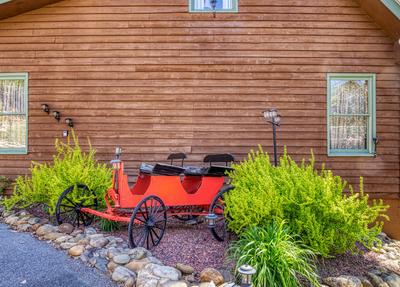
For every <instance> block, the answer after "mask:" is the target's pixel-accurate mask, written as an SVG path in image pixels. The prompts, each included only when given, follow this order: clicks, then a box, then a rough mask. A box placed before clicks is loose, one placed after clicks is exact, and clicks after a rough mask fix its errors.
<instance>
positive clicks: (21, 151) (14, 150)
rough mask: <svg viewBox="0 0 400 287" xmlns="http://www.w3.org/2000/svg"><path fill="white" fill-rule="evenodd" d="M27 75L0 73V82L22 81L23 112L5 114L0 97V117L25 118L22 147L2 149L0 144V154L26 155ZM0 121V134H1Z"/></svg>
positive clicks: (0, 126)
mask: <svg viewBox="0 0 400 287" xmlns="http://www.w3.org/2000/svg"><path fill="white" fill-rule="evenodd" d="M28 78H29V77H28V73H0V82H1V81H4V80H23V81H24V83H23V91H24V92H23V97H24V98H23V99H22V101H23V107H24V108H23V111H22V112H5V111H4V109H3V104H2V102H1V101H2V99H1V95H0V117H7V116H24V117H25V137H26V138H25V145H24V147H18V148H9V147H4V146H3V147H2V146H1V143H0V154H27V153H28ZM1 128H2V125H1V121H0V133H1Z"/></svg>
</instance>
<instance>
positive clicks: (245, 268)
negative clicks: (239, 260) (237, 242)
mask: <svg viewBox="0 0 400 287" xmlns="http://www.w3.org/2000/svg"><path fill="white" fill-rule="evenodd" d="M238 272H239V274H240V275H241V276H242V284H241V285H240V286H241V287H251V286H252V276H253V275H254V274H255V273H256V272H257V270H256V269H254V268H253V267H252V266H250V265H247V264H245V265H242V266H240V267H239V268H238Z"/></svg>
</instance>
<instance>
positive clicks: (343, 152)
mask: <svg viewBox="0 0 400 287" xmlns="http://www.w3.org/2000/svg"><path fill="white" fill-rule="evenodd" d="M334 80H344V81H346V80H349V81H351V80H354V81H357V80H358V81H359V80H365V81H368V97H367V99H368V103H367V105H368V108H367V113H362V114H356V113H354V114H339V113H333V112H332V111H331V99H332V81H334ZM326 107H327V153H328V156H374V155H375V143H374V138H376V75H375V74H364V73H330V74H327V104H326ZM335 116H341V117H349V116H352V117H354V116H356V117H357V116H361V117H367V120H366V123H367V129H366V133H367V135H366V148H365V149H350V148H349V149H333V148H331V118H333V117H335Z"/></svg>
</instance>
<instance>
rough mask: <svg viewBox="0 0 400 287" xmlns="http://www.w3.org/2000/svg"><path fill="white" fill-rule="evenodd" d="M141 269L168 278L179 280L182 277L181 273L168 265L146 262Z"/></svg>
mask: <svg viewBox="0 0 400 287" xmlns="http://www.w3.org/2000/svg"><path fill="white" fill-rule="evenodd" d="M143 269H146V270H148V271H150V272H151V273H152V274H153V275H155V276H157V277H160V278H167V279H169V280H175V281H177V280H179V279H181V277H182V273H181V272H180V271H179V270H178V269H176V268H174V267H170V266H162V265H157V264H154V263H149V264H147V265H146V266H145V267H144V268H143Z"/></svg>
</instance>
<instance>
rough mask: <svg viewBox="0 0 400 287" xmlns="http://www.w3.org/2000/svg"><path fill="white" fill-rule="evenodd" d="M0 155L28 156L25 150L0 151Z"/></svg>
mask: <svg viewBox="0 0 400 287" xmlns="http://www.w3.org/2000/svg"><path fill="white" fill-rule="evenodd" d="M0 154H21V155H23V154H28V150H27V149H0Z"/></svg>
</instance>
